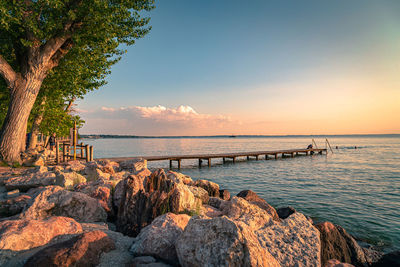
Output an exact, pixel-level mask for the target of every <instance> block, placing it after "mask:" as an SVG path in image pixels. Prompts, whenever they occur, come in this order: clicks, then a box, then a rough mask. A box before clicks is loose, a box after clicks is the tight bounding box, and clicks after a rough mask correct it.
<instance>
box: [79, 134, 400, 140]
mask: <svg viewBox="0 0 400 267" xmlns="http://www.w3.org/2000/svg"><path fill="white" fill-rule="evenodd" d="M79 137H80V138H82V139H108V138H110V139H124V138H132V139H135V138H138V139H141V138H143V139H145V138H155V139H157V138H160V139H161V138H162V139H168V138H171V139H176V138H187V139H190V138H232V137H235V138H302V137H310V138H325V137H355V138H357V137H388V138H400V134H338V135H334V134H327V135H197V136H196V135H182V136H169V135H164V136H147V135H119V134H80V135H79Z"/></svg>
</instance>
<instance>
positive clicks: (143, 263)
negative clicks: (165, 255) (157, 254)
mask: <svg viewBox="0 0 400 267" xmlns="http://www.w3.org/2000/svg"><path fill="white" fill-rule="evenodd" d="M128 266H129V267H170V266H171V265H168V264H166V263H163V262H160V261H157V260H156V259H155V258H153V257H151V256H141V257H136V258H134V259H133V261H132V262H131V263H130V264H129V265H128Z"/></svg>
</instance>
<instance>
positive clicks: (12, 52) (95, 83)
mask: <svg viewBox="0 0 400 267" xmlns="http://www.w3.org/2000/svg"><path fill="white" fill-rule="evenodd" d="M153 8H154V1H153V0H70V1H66V0H51V1H49V0H36V1H34V0H27V1H15V0H3V1H0V55H1V56H2V57H3V58H4V59H6V60H7V61H8V62H9V64H10V65H11V66H12V67H13V69H14V70H15V71H16V72H21V73H22V74H24V72H26V70H27V68H28V67H29V66H28V65H29V64H32V62H28V61H27V60H26V58H27V55H28V54H29V52H30V51H31V50H32V49H33V48H35V47H38V46H39V47H40V49H41V50H40V51H43V49H44V47H45V46H46V44H48V43H50V42H51V41H53V40H54V39H55V38H58V37H65V38H66V41H65V43H64V46H63V47H62V48H60V49H59V51H58V52H57V53H58V54H62V55H63V56H62V57H61V60H59V61H57V64H56V65H57V67H55V68H53V69H50V70H49V72H48V74H47V76H46V78H45V80H44V81H43V84H42V87H41V89H40V92H39V96H38V99H37V101H36V103H35V106H34V108H33V109H32V113H31V117H30V122H31V123H32V121H33V119H34V118H35V116H36V115H38V114H39V113H41V112H43V109H42V107H41V99H42V98H43V97H46V98H47V101H46V104H45V107H44V112H45V116H44V120H43V122H42V124H41V126H40V129H41V131H42V132H43V133H45V134H49V133H54V132H55V133H57V134H58V135H64V134H66V133H67V132H68V129H69V128H70V127H71V125H72V123H73V122H72V121H73V120H77V121H78V122H79V124H82V123H83V121H81V120H80V118H79V117H77V116H74V115H71V114H70V113H69V112H66V111H65V106H66V103H67V102H68V101H70V100H71V99H79V98H83V97H84V96H85V95H86V94H87V93H88V92H89V91H91V90H95V89H98V88H99V87H101V86H102V85H104V84H105V83H106V81H105V78H106V75H107V74H109V73H110V68H111V66H112V65H113V64H115V63H116V62H118V60H119V59H120V57H121V55H122V54H124V53H125V52H126V51H125V50H123V49H120V45H121V44H124V45H133V44H134V43H135V40H137V39H139V38H141V37H143V36H144V35H145V34H147V33H148V32H149V30H150V28H151V27H147V26H146V25H147V24H148V23H149V20H150V19H149V18H148V17H142V15H143V14H144V13H145V12H144V11H150V10H151V9H153ZM66 51H67V52H68V53H66V54H65V52H66ZM8 101H9V92H8V90H7V88H6V85H5V82H4V81H3V79H1V78H0V123H2V121H3V120H4V117H5V114H6V110H7V106H8Z"/></svg>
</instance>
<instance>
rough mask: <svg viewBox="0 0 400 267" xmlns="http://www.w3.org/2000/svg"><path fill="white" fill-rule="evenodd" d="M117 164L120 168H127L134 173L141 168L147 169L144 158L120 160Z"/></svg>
mask: <svg viewBox="0 0 400 267" xmlns="http://www.w3.org/2000/svg"><path fill="white" fill-rule="evenodd" d="M119 166H120V169H121V170H128V171H130V172H132V173H135V172H139V171H141V170H143V169H147V160H145V159H132V160H126V161H122V162H120V163H119Z"/></svg>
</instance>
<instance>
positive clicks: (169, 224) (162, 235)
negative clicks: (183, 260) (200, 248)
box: [130, 213, 190, 265]
mask: <svg viewBox="0 0 400 267" xmlns="http://www.w3.org/2000/svg"><path fill="white" fill-rule="evenodd" d="M189 220H190V216H188V215H186V214H180V215H176V214H173V213H167V214H164V215H161V216H159V217H157V218H156V219H155V220H154V221H153V222H152V223H151V224H150V225H148V226H146V227H145V228H143V229H142V230H141V231H140V234H139V235H138V236H137V237H136V239H135V242H134V243H133V245H132V247H131V249H130V251H131V252H132V253H133V254H134V255H135V256H141V255H147V256H155V257H157V258H159V259H162V260H165V261H167V262H170V263H172V264H175V265H176V264H178V257H177V255H176V250H175V242H176V240H177V239H178V238H179V236H180V235H181V234H182V233H183V230H184V229H185V227H186V225H187V223H188V222H189Z"/></svg>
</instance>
